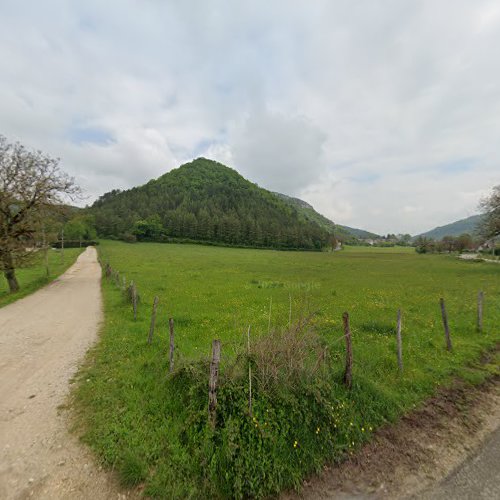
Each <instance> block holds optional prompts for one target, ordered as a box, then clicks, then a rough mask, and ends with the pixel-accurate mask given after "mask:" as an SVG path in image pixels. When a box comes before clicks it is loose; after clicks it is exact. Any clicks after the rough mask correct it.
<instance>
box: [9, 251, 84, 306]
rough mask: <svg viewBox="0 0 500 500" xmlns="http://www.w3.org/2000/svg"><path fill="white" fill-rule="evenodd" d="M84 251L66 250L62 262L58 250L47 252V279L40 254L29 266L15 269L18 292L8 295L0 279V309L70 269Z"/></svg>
mask: <svg viewBox="0 0 500 500" xmlns="http://www.w3.org/2000/svg"><path fill="white" fill-rule="evenodd" d="M82 250H84V249H80V248H66V249H65V250H64V262H63V261H62V260H61V253H60V250H50V252H49V271H50V275H49V276H48V277H47V274H46V270H45V261H44V257H43V254H42V252H39V254H38V255H37V256H36V257H35V259H34V260H33V262H31V263H30V265H29V266H27V267H24V268H21V269H17V270H16V276H17V279H18V281H19V286H20V290H19V292H16V293H9V287H8V285H7V280H6V279H5V278H4V277H3V275H2V277H1V278H0V282H1V285H0V307H2V306H5V305H7V304H10V303H11V302H14V301H16V300H17V299H20V298H22V297H25V296H26V295H29V294H30V293H33V292H35V291H36V290H38V289H39V288H41V287H42V286H44V285H46V284H47V283H49V282H50V281H52V280H53V279H55V278H57V277H58V276H59V275H61V274H62V273H63V272H64V271H66V269H68V267H70V266H71V265H72V264H73V263H74V262H75V260H76V258H77V257H78V255H80V253H81V251H82Z"/></svg>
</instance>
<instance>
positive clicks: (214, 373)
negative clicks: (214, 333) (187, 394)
mask: <svg viewBox="0 0 500 500" xmlns="http://www.w3.org/2000/svg"><path fill="white" fill-rule="evenodd" d="M220 351H221V344H220V340H214V341H213V342H212V361H211V362H210V379H209V382H208V417H209V420H210V424H211V426H212V427H215V416H216V409H217V382H218V380H219V363H220Z"/></svg>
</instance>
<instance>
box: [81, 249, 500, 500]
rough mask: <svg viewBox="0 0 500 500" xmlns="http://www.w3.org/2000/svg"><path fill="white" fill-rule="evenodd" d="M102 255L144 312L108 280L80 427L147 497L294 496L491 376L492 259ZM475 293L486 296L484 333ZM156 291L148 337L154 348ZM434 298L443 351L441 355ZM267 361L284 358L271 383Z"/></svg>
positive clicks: (378, 252)
mask: <svg viewBox="0 0 500 500" xmlns="http://www.w3.org/2000/svg"><path fill="white" fill-rule="evenodd" d="M99 252H100V256H101V260H102V262H109V263H110V264H111V266H112V267H113V268H114V269H115V270H117V271H119V272H120V273H121V274H122V276H123V275H125V276H126V280H127V282H129V281H130V280H133V281H134V282H135V284H136V285H137V289H138V292H139V294H140V304H139V312H138V319H137V321H134V320H133V315H132V308H131V306H130V304H128V303H127V301H126V299H125V295H124V293H123V292H122V291H121V290H120V288H119V287H117V286H116V285H115V284H114V283H113V282H112V280H103V293H104V307H105V318H106V319H105V323H104V325H103V329H102V333H101V338H100V341H99V343H98V344H97V345H96V347H95V348H94V349H93V350H92V351H91V352H90V353H89V355H88V358H87V361H86V364H85V366H84V367H83V368H82V369H81V370H80V373H79V375H78V377H77V379H78V384H77V387H76V390H75V391H74V393H73V395H74V405H73V406H74V414H75V426H76V428H77V430H78V432H79V433H80V434H81V435H82V437H83V440H84V441H85V442H87V443H88V444H89V445H90V446H91V447H92V448H93V449H94V450H96V452H97V454H98V455H99V456H100V457H101V460H102V462H103V463H104V464H106V465H108V466H110V467H113V468H114V469H115V470H116V471H118V473H119V475H120V477H121V479H122V481H123V482H124V483H125V484H128V485H136V484H140V485H141V487H142V488H144V492H145V494H146V495H149V496H152V497H157V498H164V497H166V496H168V497H170V498H202V497H207V496H215V497H245V496H255V497H263V496H266V495H269V494H274V493H277V492H279V491H281V490H282V489H284V488H287V487H299V486H300V484H301V481H302V480H303V479H304V477H305V476H306V475H307V474H309V473H312V472H314V471H316V470H320V469H321V467H322V465H324V463H325V462H335V461H339V460H342V459H344V458H345V457H346V456H348V455H349V454H350V453H354V452H355V450H356V449H357V448H358V447H359V446H361V445H362V444H363V442H365V441H366V440H368V439H370V435H371V434H372V433H373V432H375V431H376V429H377V428H378V427H380V426H381V425H384V424H386V423H388V422H392V421H395V420H396V419H397V418H399V417H400V416H401V415H402V414H404V413H405V412H408V411H410V410H411V409H412V408H415V407H416V406H417V405H418V404H419V403H420V402H422V401H423V400H424V399H426V398H428V397H429V396H430V395H432V394H433V393H434V392H435V390H436V388H437V387H438V386H446V385H449V384H451V383H452V382H453V380H454V379H455V378H456V377H460V378H461V379H464V380H466V381H467V382H468V383H471V384H477V383H480V382H481V381H482V380H484V379H485V378H486V377H488V376H490V375H491V374H492V373H496V372H497V370H498V368H497V364H496V362H497V361H498V358H495V357H493V359H492V360H491V361H490V362H489V363H484V362H482V363H481V362H480V358H481V356H482V354H484V353H485V352H486V351H489V350H492V349H494V347H495V346H496V345H497V344H498V341H499V340H500V331H499V328H498V325H499V323H500V266H496V265H493V264H489V263H484V262H465V261H459V260H458V259H457V258H456V256H453V255H417V254H416V253H415V251H414V249H412V248H388V249H377V248H364V247H347V248H346V249H345V250H343V251H341V252H335V253H327V252H324V253H314V252H280V251H272V250H251V249H235V248H217V247H209V246H201V245H174V244H153V243H141V244H126V243H120V242H111V241H102V242H101V245H100V247H99ZM478 290H483V291H484V294H485V304H484V327H483V331H482V332H478V331H476V300H477V293H478ZM155 295H157V296H158V297H159V298H160V302H159V307H158V316H157V322H156V331H155V336H154V338H153V342H152V344H151V345H148V344H147V335H148V330H149V321H150V315H151V305H152V302H153V298H154V296H155ZM440 297H443V298H444V299H445V300H446V306H447V310H448V315H449V323H450V330H451V337H452V342H453V351H452V352H447V351H446V349H445V340H444V335H443V328H442V323H441V315H440V309H439V298H440ZM398 308H401V310H402V314H403V330H402V332H403V333H402V334H403V359H404V371H403V373H402V374H401V373H399V371H398V365H397V360H396V340H395V326H396V314H397V309H398ZM344 311H348V312H349V314H350V318H351V329H352V337H353V351H354V370H353V388H352V390H350V391H349V390H347V389H346V388H345V387H344V386H343V384H342V373H343V368H344V356H345V354H344V352H345V346H344V342H343V330H342V313H343V312H344ZM169 317H173V318H174V321H175V336H176V351H175V364H176V370H175V372H174V373H173V374H169V365H168V318H169ZM249 325H250V326H251V334H250V345H251V354H250V355H248V353H247V352H246V349H247V329H248V327H249ZM269 336H271V337H272V338H275V339H276V341H273V342H274V343H273V342H271V343H270V342H269V341H268V340H266V339H269ZM213 339H220V340H221V341H222V361H221V386H220V390H219V406H218V409H217V421H216V425H215V427H214V428H212V427H211V426H210V425H209V424H208V418H207V402H208V394H207V386H208V359H209V355H210V350H211V342H212V340H213ZM285 351H286V352H285ZM269 353H270V354H269ZM297 357H299V358H301V359H300V360H297ZM265 363H269V364H271V365H272V364H273V363H274V364H276V363H278V365H277V366H275V368H276V370H275V372H273V373H274V376H271V375H270V374H269V370H267V366H264V364H265ZM279 363H281V364H279ZM248 366H250V367H251V368H252V369H253V373H254V380H253V408H252V413H251V414H250V412H249V409H248V397H249V394H248V371H247V367H248Z"/></svg>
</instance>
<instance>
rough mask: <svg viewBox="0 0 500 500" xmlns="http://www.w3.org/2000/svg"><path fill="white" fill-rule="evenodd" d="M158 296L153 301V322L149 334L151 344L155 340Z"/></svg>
mask: <svg viewBox="0 0 500 500" xmlns="http://www.w3.org/2000/svg"><path fill="white" fill-rule="evenodd" d="M158 300H159V299H158V297H157V296H155V298H154V301H153V311H152V313H151V324H150V325H149V335H148V344H151V342H152V341H153V333H154V331H155V322H156V308H157V307H158Z"/></svg>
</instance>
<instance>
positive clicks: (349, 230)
mask: <svg viewBox="0 0 500 500" xmlns="http://www.w3.org/2000/svg"><path fill="white" fill-rule="evenodd" d="M274 194H275V195H276V196H278V197H279V198H281V199H282V200H284V201H285V202H287V203H289V204H290V205H291V206H293V207H295V208H296V209H297V210H299V212H300V213H301V214H302V216H303V217H304V218H305V219H306V220H310V221H313V222H315V223H316V224H318V225H319V226H321V227H322V228H324V229H325V230H326V231H328V232H329V233H331V234H335V235H336V236H337V237H340V238H341V239H343V240H344V241H346V242H349V241H352V240H356V239H358V238H380V236H379V235H378V234H375V233H370V232H369V231H365V230H364V229H357V228H353V227H349V226H343V225H341V224H335V223H334V222H333V221H331V220H330V219H328V218H327V217H325V216H324V215H321V214H320V213H319V212H317V211H316V210H315V209H314V207H313V206H312V205H310V204H309V203H307V202H306V201H304V200H301V199H299V198H294V197H293V196H288V195H286V194H282V193H276V192H275V193H274Z"/></svg>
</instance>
